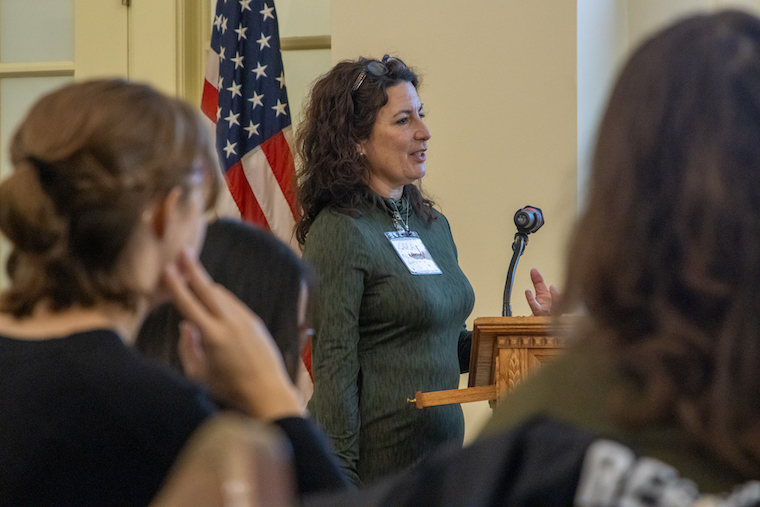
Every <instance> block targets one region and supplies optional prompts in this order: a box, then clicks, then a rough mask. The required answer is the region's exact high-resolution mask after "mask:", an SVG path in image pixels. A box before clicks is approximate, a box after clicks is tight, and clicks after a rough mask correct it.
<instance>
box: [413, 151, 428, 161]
mask: <svg viewBox="0 0 760 507" xmlns="http://www.w3.org/2000/svg"><path fill="white" fill-rule="evenodd" d="M426 151H427V149H426V148H423V149H421V150H419V151H415V152H412V153H411V156H412V157H414V158H416V159H417V160H419V161H420V162H424V161H425V158H426V155H425V152H426Z"/></svg>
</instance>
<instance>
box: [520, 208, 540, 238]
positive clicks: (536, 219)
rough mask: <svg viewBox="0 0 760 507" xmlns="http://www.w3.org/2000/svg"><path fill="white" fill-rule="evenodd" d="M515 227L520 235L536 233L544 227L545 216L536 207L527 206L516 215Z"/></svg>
mask: <svg viewBox="0 0 760 507" xmlns="http://www.w3.org/2000/svg"><path fill="white" fill-rule="evenodd" d="M515 225H516V226H517V232H518V234H520V233H524V234H530V233H531V232H536V231H537V230H539V229H540V228H541V226H542V225H544V214H543V213H541V210H540V209H539V208H536V207H535V206H525V207H524V208H522V209H519V210H517V213H515Z"/></svg>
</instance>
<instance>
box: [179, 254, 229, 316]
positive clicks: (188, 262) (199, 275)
mask: <svg viewBox="0 0 760 507" xmlns="http://www.w3.org/2000/svg"><path fill="white" fill-rule="evenodd" d="M179 268H180V269H181V270H182V274H183V275H184V276H185V279H186V280H187V284H188V286H189V288H190V290H192V291H193V293H194V294H195V296H196V297H197V299H198V301H199V302H200V303H201V304H202V305H203V306H204V307H205V309H206V310H208V312H209V313H211V315H214V316H220V315H221V314H222V312H223V307H222V305H220V304H219V300H218V297H216V295H215V293H214V292H215V288H216V286H217V285H216V283H215V282H214V281H213V280H212V279H211V276H210V275H209V274H208V272H206V270H205V269H204V268H203V266H202V265H201V263H200V261H198V258H197V257H195V256H190V255H189V254H188V253H187V252H183V253H182V254H181V255H180V258H179Z"/></svg>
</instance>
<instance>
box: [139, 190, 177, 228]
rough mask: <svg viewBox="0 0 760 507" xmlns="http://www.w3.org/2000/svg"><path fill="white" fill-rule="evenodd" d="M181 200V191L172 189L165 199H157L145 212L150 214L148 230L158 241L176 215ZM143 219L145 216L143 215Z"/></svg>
mask: <svg viewBox="0 0 760 507" xmlns="http://www.w3.org/2000/svg"><path fill="white" fill-rule="evenodd" d="M181 199H182V190H181V189H180V188H179V187H174V188H172V189H171V190H170V191H169V193H168V194H166V196H165V197H163V198H161V199H158V200H157V201H156V202H154V203H153V205H152V206H151V208H149V209H148V210H146V212H149V211H150V213H149V214H148V216H147V219H148V220H149V221H150V224H149V225H150V229H151V230H152V231H153V234H155V236H156V237H157V238H159V239H163V237H164V236H165V235H166V230H167V229H168V227H169V223H170V222H171V220H172V218H173V217H174V214H175V213H177V211H178V207H179V205H180V200H181ZM143 216H144V217H145V214H144V215H143Z"/></svg>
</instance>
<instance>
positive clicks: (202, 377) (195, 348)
mask: <svg viewBox="0 0 760 507" xmlns="http://www.w3.org/2000/svg"><path fill="white" fill-rule="evenodd" d="M178 352H179V359H180V361H181V362H182V368H183V370H184V371H185V375H187V376H188V377H190V378H191V379H193V380H197V381H199V382H205V381H206V376H207V368H208V365H207V359H206V354H205V352H204V351H203V346H202V345H201V334H200V331H199V330H198V328H197V327H196V326H195V325H193V324H191V323H190V322H187V321H182V322H181V323H180V327H179V343H178Z"/></svg>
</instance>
